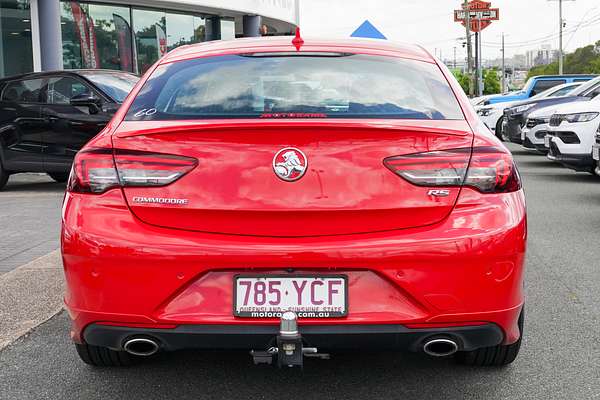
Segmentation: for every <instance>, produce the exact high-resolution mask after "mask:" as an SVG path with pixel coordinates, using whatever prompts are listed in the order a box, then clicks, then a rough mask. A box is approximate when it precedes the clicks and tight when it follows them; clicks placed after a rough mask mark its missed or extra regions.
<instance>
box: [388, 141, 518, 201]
mask: <svg viewBox="0 0 600 400" xmlns="http://www.w3.org/2000/svg"><path fill="white" fill-rule="evenodd" d="M384 164H385V166H386V167H387V168H389V169H390V170H391V171H392V172H394V173H396V174H397V175H399V176H401V177H402V178H404V179H406V180H407V181H409V182H410V183H412V184H414V185H417V186H426V187H432V186H434V187H438V186H461V185H464V186H470V187H473V188H475V189H477V190H479V191H480V192H482V193H508V192H514V191H517V190H519V189H520V188H521V179H520V177H519V173H518V171H517V167H516V166H515V164H514V161H513V159H512V156H511V155H510V154H509V153H507V152H506V151H505V150H503V149H499V148H496V147H474V148H473V149H470V148H465V149H452V150H444V151H432V152H428V153H418V154H409V155H405V156H395V157H388V158H386V159H385V160H384Z"/></svg>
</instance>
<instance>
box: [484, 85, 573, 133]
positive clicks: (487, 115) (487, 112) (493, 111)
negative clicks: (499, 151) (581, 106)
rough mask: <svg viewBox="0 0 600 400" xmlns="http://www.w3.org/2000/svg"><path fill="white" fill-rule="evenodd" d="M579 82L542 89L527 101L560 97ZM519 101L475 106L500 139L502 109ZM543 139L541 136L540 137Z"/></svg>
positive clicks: (567, 93) (485, 122)
mask: <svg viewBox="0 0 600 400" xmlns="http://www.w3.org/2000/svg"><path fill="white" fill-rule="evenodd" d="M581 84H582V83H581V82H573V83H564V84H562V85H558V86H554V87H552V88H550V89H548V90H545V91H543V92H542V93H539V94H537V95H535V96H533V97H531V98H529V99H527V102H531V100H536V99H545V98H547V97H562V96H568V95H569V93H570V92H571V91H573V90H574V89H575V88H577V87H578V86H581ZM518 103H520V101H507V102H504V103H495V104H490V105H485V106H484V105H478V106H476V107H475V111H477V115H479V119H481V121H482V122H483V123H484V124H486V125H487V126H488V128H490V130H491V131H492V132H494V134H495V135H496V136H497V137H498V138H499V139H502V118H503V117H504V110H505V109H506V108H509V107H512V106H514V105H516V104H518ZM542 139H543V138H542Z"/></svg>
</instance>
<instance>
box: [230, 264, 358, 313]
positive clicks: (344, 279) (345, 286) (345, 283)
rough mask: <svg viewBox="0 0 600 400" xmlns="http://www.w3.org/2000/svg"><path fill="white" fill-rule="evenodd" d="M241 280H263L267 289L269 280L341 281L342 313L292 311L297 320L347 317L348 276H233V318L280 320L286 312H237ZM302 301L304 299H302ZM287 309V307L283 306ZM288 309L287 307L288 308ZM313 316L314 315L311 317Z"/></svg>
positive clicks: (317, 274) (315, 274)
mask: <svg viewBox="0 0 600 400" xmlns="http://www.w3.org/2000/svg"><path fill="white" fill-rule="evenodd" d="M243 279H247V280H255V281H260V280H263V281H265V282H266V283H267V287H268V281H270V280H282V279H284V280H289V281H292V280H293V279H298V280H313V281H315V280H321V281H328V280H342V282H343V285H342V286H341V287H342V288H343V311H341V312H334V311H326V310H323V311H318V310H311V311H298V310H292V311H295V312H296V313H297V315H298V318H316V319H331V318H343V317H346V316H348V307H349V293H348V276H347V275H345V274H319V273H314V274H237V275H234V276H233V279H232V286H233V293H232V300H233V302H232V311H233V316H234V317H237V318H250V319H270V318H280V317H281V315H282V314H283V312H285V311H286V310H283V309H281V310H275V311H267V310H265V311H239V310H238V282H239V281H240V280H243ZM248 290H250V288H248ZM303 299H304V298H303ZM302 306H303V305H296V307H302ZM284 307H287V306H284ZM288 309H289V307H288ZM255 313H259V314H261V315H253V314H255ZM306 313H309V314H311V315H306ZM312 314H314V315H312ZM324 314H327V316H323V315H324Z"/></svg>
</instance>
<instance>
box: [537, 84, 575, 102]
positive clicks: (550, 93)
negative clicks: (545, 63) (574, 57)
mask: <svg viewBox="0 0 600 400" xmlns="http://www.w3.org/2000/svg"><path fill="white" fill-rule="evenodd" d="M578 86H581V84H580V83H566V84H563V85H559V86H554V87H551V88H550V89H546V90H544V91H543V92H542V93H540V94H536V95H535V96H533V97H532V98H530V99H529V100H538V99H545V98H547V97H560V96H566V95H567V94H569V92H572V91H573V90H574V89H575V88H576V87H578Z"/></svg>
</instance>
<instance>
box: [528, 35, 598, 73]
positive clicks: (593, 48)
mask: <svg viewBox="0 0 600 400" xmlns="http://www.w3.org/2000/svg"><path fill="white" fill-rule="evenodd" d="M564 71H565V74H600V41H598V42H596V43H595V44H591V45H589V46H585V47H580V48H579V49H577V50H575V51H574V52H573V53H570V54H567V55H566V56H565V65H564ZM556 74H558V61H555V62H553V63H551V64H548V65H539V66H537V67H533V68H531V69H530V70H529V74H528V76H527V78H531V77H532V76H536V75H556Z"/></svg>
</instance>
